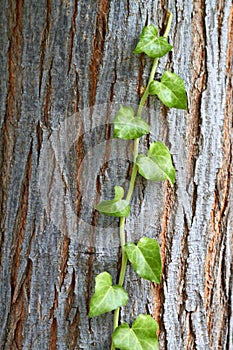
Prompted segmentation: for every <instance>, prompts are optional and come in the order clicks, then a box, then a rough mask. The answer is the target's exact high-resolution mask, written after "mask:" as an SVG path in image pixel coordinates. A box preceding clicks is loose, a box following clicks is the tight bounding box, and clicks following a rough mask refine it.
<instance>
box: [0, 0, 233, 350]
mask: <svg viewBox="0 0 233 350" xmlns="http://www.w3.org/2000/svg"><path fill="white" fill-rule="evenodd" d="M170 5H171V8H170V10H171V12H172V13H173V15H174V18H173V23H172V28H171V32H170V35H169V41H170V42H171V43H172V45H173V47H174V48H173V51H172V53H171V54H169V55H168V56H167V57H166V58H164V59H161V60H160V64H159V67H158V72H162V71H163V70H164V69H165V68H166V69H170V70H172V71H174V72H176V73H178V74H179V75H181V76H182V78H183V79H184V80H185V84H186V87H187V94H188V111H187V112H184V111H177V110H168V109H167V108H164V107H162V106H161V104H160V102H159V101H158V100H156V99H155V98H151V99H150V100H149V101H148V104H147V108H146V109H145V111H144V117H145V118H146V119H147V120H148V121H149V122H150V124H151V126H152V132H151V135H150V137H148V138H145V139H143V140H142V142H141V145H140V149H141V151H143V150H144V151H145V150H146V148H147V147H148V145H149V142H150V141H152V140H154V139H156V140H160V141H163V142H165V143H166V144H167V145H168V146H169V148H170V150H171V153H172V156H173V161H174V164H175V167H176V171H177V179H176V184H175V186H174V188H171V187H170V186H169V184H168V183H162V184H154V183H149V182H146V181H145V180H142V179H141V178H140V177H139V176H138V178H137V183H136V188H135V192H134V196H133V199H132V203H131V205H132V213H131V216H130V217H129V218H128V219H127V222H126V234H127V239H128V241H131V240H132V241H137V240H138V239H139V238H140V237H141V236H143V235H146V236H149V237H153V238H156V239H158V240H159V242H160V244H161V256H162V261H163V279H162V283H161V285H157V286H155V285H153V284H150V283H149V282H147V281H143V280H141V279H139V278H138V277H137V276H136V274H135V273H134V272H133V271H132V269H131V267H130V266H129V267H128V268H127V277H126V282H125V288H126V289H127V291H128V293H129V296H130V298H129V303H128V304H127V306H126V307H125V308H123V309H122V313H121V322H132V321H133V320H134V319H135V317H136V315H137V314H139V313H145V312H149V313H150V314H151V315H153V316H154V318H155V319H156V320H157V321H158V323H159V326H160V334H159V339H160V340H159V341H160V348H161V349H168V350H173V349H189V350H192V349H198V350H202V349H203V350H206V349H213V350H215V349H224V350H227V349H232V348H233V344H232V332H233V324H232V251H233V249H232V248H233V244H232V227H233V214H232V210H231V208H232V205H233V190H232V183H233V182H232V114H233V113H232V112H233V111H232V69H233V67H232V63H233V59H232V57H233V44H232V42H233V41H232V40H233V7H232V2H231V1H230V0H225V1H210V0H209V1H203V0H195V1H192V2H187V1H178V0H176V1H175V2H173V3H172V4H170ZM167 8H168V1H162V0H161V1H131V0H128V1H126V0H121V1H106V0H99V1H91V0H90V1H89V0H88V1H77V0H72V1H61V2H57V1H51V0H46V1H34V0H33V1H30V2H29V1H26V0H25V1H23V0H21V1H16V0H11V1H1V2H0V16H1V19H0V23H1V27H0V30H1V32H0V41H1V67H0V69H1V105H0V111H1V112H0V127H1V131H0V136H1V137H0V177H1V187H0V203H1V216H0V230H1V234H0V247H1V249H0V261H1V263H0V274H1V276H0V281H1V282H0V287H1V289H0V290H1V291H0V296H1V300H0V320H1V321H0V347H1V349H7V350H8V349H13V350H15V349H25V350H26V349H27V350H28V349H33V350H37V349H38V350H39V349H40V350H41V349H70V350H71V349H99V350H100V349H101V350H102V349H109V348H110V337H111V332H112V314H111V313H110V314H106V315H103V316H101V317H98V318H94V319H91V320H90V319H88V317H87V314H88V309H89V301H90V298H91V295H92V293H93V287H94V277H95V276H96V275H97V274H98V273H100V272H102V271H104V270H106V271H108V272H110V273H111V274H112V276H113V281H114V282H115V281H116V278H117V275H118V273H119V262H120V253H119V252H120V249H119V245H120V243H119V237H118V221H117V220H116V219H113V218H104V217H103V216H102V215H100V214H98V213H97V212H96V211H95V210H94V209H93V206H94V204H95V203H97V202H98V201H99V199H100V198H105V199H107V198H111V196H112V194H113V187H114V185H121V186H123V187H124V188H125V189H127V187H128V182H129V177H130V172H131V168H132V144H131V142H124V141H119V140H116V139H113V132H112V121H113V118H114V114H115V112H116V110H117V108H118V107H119V105H120V104H121V103H122V104H124V105H133V106H134V107H136V106H137V103H138V101H139V98H140V94H141V91H142V90H143V88H144V86H145V85H146V83H147V80H148V75H149V71H150V67H151V60H150V59H148V58H145V57H144V56H143V55H134V54H133V49H134V47H135V44H136V42H137V40H138V36H139V34H140V31H141V29H142V27H143V26H144V25H145V24H148V23H154V24H155V25H157V26H158V28H159V30H160V32H161V33H162V32H163V29H164V25H163V21H164V19H165V16H166V9H167Z"/></svg>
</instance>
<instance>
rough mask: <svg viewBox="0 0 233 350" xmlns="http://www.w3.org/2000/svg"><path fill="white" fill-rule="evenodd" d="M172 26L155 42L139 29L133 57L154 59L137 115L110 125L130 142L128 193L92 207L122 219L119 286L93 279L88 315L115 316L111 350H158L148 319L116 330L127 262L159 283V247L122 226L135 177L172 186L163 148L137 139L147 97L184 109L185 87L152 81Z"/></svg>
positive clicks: (124, 115)
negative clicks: (128, 235) (142, 149)
mask: <svg viewBox="0 0 233 350" xmlns="http://www.w3.org/2000/svg"><path fill="white" fill-rule="evenodd" d="M171 20H172V15H171V13H168V16H167V23H166V29H165V32H164V35H163V36H159V33H158V29H157V28H156V27H155V26H154V25H152V24H151V25H148V26H146V27H144V28H143V30H142V33H141V35H140V40H139V42H138V44H137V46H136V48H135V50H134V53H135V54H141V53H144V54H146V55H147V56H149V57H150V58H152V59H153V64H152V68H151V73H150V77H149V81H148V84H147V87H146V89H145V91H144V93H143V95H142V97H141V100H140V103H139V107H138V110H137V111H136V112H135V111H134V110H133V108H132V107H130V106H126V107H123V106H121V107H120V109H119V111H118V112H117V114H116V116H115V119H114V137H116V138H120V139H124V140H134V151H133V152H134V154H133V158H134V164H133V169H132V175H131V179H130V184H129V189H128V193H127V194H126V196H125V193H124V189H123V188H122V187H121V186H115V187H114V190H115V195H114V198H113V199H111V200H104V201H102V202H101V203H99V204H98V205H96V207H95V209H97V210H98V211H99V212H101V213H102V214H104V215H108V216H115V217H119V218H120V224H119V234H120V242H121V250H122V261H121V270H120V275H119V281H118V283H117V284H116V285H113V284H112V277H111V275H110V274H109V273H108V272H106V271H105V272H102V273H100V274H99V275H98V276H96V278H95V292H94V295H93V296H92V298H91V301H90V311H89V317H96V316H99V315H102V314H104V313H106V312H110V311H113V310H114V325H113V334H112V345H111V350H114V349H116V348H117V349H122V350H132V349H134V350H148V349H158V336H157V332H158V324H157V323H156V321H155V320H154V319H153V318H152V317H151V316H150V315H144V314H140V315H139V316H138V317H137V318H136V320H134V322H133V324H132V327H130V326H129V325H128V324H126V323H123V324H121V325H119V313H120V308H121V307H122V306H125V305H126V304H127V301H128V293H127V292H126V291H125V289H124V288H123V284H124V280H125V273H126V266H127V263H128V262H130V263H131V265H132V267H133V269H134V270H135V272H136V273H137V274H138V275H139V276H140V277H141V278H144V279H146V280H149V281H151V282H154V283H158V284H159V283H160V281H161V273H162V263H161V257H160V247H159V244H158V242H157V241H156V240H155V239H152V238H149V237H142V238H141V239H140V240H139V241H138V242H137V244H135V243H132V242H126V239H125V221H126V217H127V216H128V215H129V214H130V201H131V198H132V194H133V190H134V185H135V180H136V176H137V174H138V173H139V174H140V175H141V176H143V177H144V178H145V179H147V180H152V181H164V180H168V181H169V183H170V185H171V186H173V185H174V182H175V177H176V172H175V168H174V166H173V163H172V157H171V154H170V152H169V149H168V148H167V146H166V145H164V144H163V143H162V142H153V143H152V144H151V145H150V147H149V150H148V153H147V154H146V155H145V154H139V152H138V146H139V139H140V137H142V136H143V135H146V134H149V133H150V125H149V124H148V123H147V122H146V121H145V119H143V117H142V112H143V106H144V104H145V102H146V100H147V98H148V96H149V95H156V96H157V97H158V98H159V99H160V100H161V101H162V103H163V104H164V105H165V106H167V107H169V108H178V109H186V108H187V98H186V91H185V86H184V81H183V80H182V79H181V78H180V77H179V76H178V75H176V74H175V73H172V72H170V71H165V72H164V73H163V75H162V77H161V79H160V80H154V76H155V72H156V68H157V65H158V61H159V58H160V57H163V56H165V55H166V54H167V53H168V52H169V51H171V50H172V46H171V45H170V44H169V43H168V40H167V36H168V33H169V30H170V27H171Z"/></svg>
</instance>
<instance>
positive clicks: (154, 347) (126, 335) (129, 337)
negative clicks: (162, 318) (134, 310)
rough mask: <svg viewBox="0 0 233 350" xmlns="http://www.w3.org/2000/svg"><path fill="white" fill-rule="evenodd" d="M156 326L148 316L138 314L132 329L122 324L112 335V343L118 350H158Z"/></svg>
mask: <svg viewBox="0 0 233 350" xmlns="http://www.w3.org/2000/svg"><path fill="white" fill-rule="evenodd" d="M157 332H158V324H157V322H156V321H155V320H154V319H153V318H152V317H151V316H150V315H142V314H140V315H139V316H138V317H137V318H136V320H135V321H134V322H133V325H132V328H130V327H129V326H128V324H127V323H123V324H122V325H120V326H119V327H117V328H116V329H115V331H114V332H113V334H112V339H113V343H114V345H115V347H116V348H118V349H120V350H132V349H133V350H158V349H159V345H158V336H157Z"/></svg>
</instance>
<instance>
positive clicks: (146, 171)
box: [136, 142, 176, 186]
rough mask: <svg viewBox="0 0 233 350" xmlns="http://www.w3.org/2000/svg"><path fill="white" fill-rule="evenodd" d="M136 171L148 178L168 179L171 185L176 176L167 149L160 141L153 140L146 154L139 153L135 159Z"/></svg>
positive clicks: (155, 179) (154, 179) (156, 179)
mask: <svg viewBox="0 0 233 350" xmlns="http://www.w3.org/2000/svg"><path fill="white" fill-rule="evenodd" d="M136 164H137V166H138V172H139V173H140V174H141V175H142V176H143V177H144V178H145V179H148V180H153V181H163V180H169V182H170V184H171V185H172V186H173V185H174V182H175V178H176V172H175V168H174V166H173V164H172V159H171V154H170V152H169V149H168V148H167V147H166V146H165V145H164V144H163V143H162V142H154V143H152V145H151V146H150V149H149V152H148V156H145V155H143V154H141V155H139V156H138V157H137V159H136Z"/></svg>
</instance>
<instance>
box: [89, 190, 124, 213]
mask: <svg viewBox="0 0 233 350" xmlns="http://www.w3.org/2000/svg"><path fill="white" fill-rule="evenodd" d="M114 190H115V196H114V199H111V200H106V201H102V202H101V203H99V204H98V205H96V206H95V209H97V210H98V211H99V212H101V213H102V214H104V215H107V216H117V217H122V216H128V215H129V212H130V204H129V201H127V200H125V199H122V198H123V197H124V189H123V188H122V187H121V186H115V187H114Z"/></svg>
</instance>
